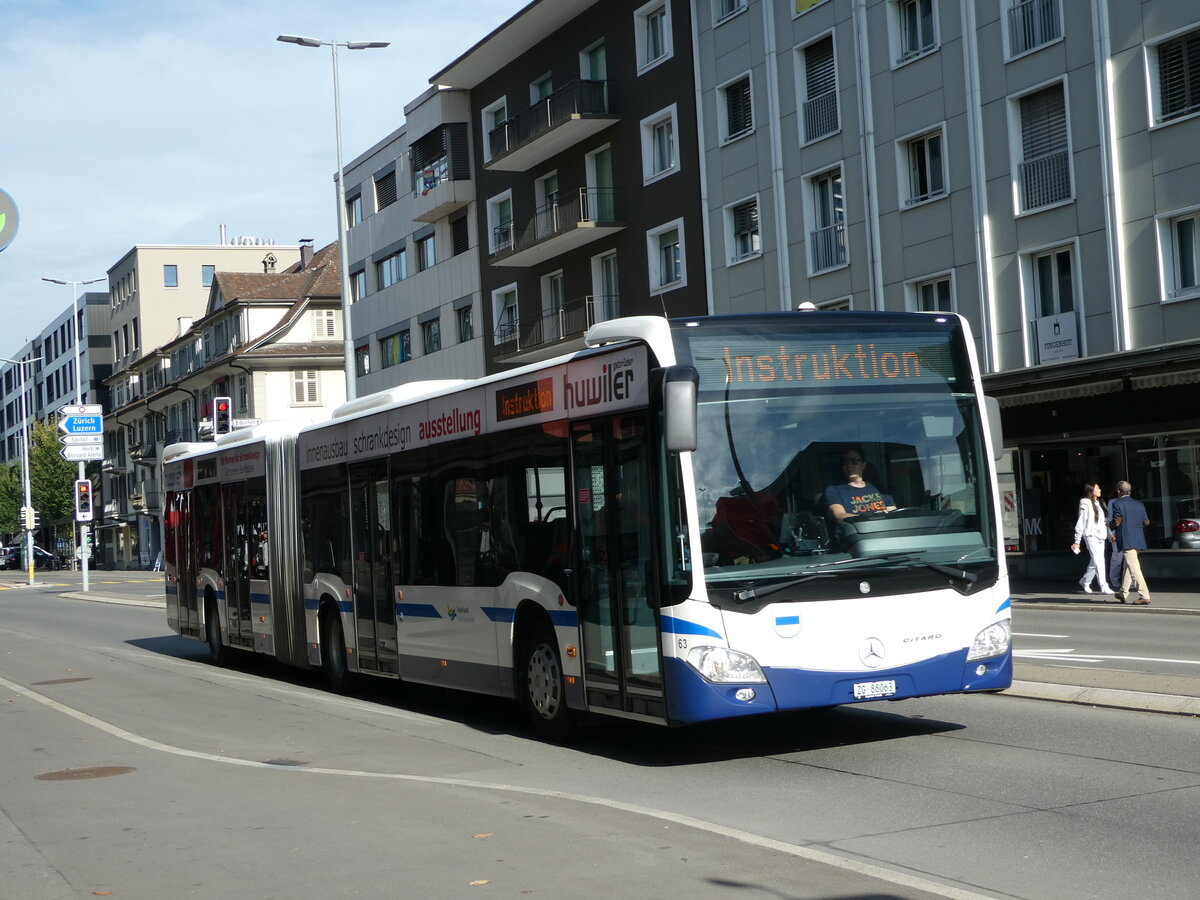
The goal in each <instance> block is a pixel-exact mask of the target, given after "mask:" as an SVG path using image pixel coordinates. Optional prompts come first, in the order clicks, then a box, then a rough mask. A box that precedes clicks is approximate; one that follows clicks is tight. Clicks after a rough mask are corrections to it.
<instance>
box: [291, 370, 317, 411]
mask: <svg viewBox="0 0 1200 900" xmlns="http://www.w3.org/2000/svg"><path fill="white" fill-rule="evenodd" d="M317 374H318V373H317V370H316V369H298V370H296V371H295V372H292V405H293V406H316V405H318V404H319V403H320V402H321V392H320V384H321V382H320V379H319V378H318V377H317Z"/></svg>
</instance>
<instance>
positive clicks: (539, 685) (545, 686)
mask: <svg viewBox="0 0 1200 900" xmlns="http://www.w3.org/2000/svg"><path fill="white" fill-rule="evenodd" d="M527 680H528V682H529V702H530V703H532V704H533V708H534V709H536V710H537V711H538V715H540V716H542V717H543V718H546V719H553V718H554V717H555V716H556V715H557V714H558V708H559V704H560V702H561V698H560V697H559V684H560V679H559V672H558V657H557V656H556V655H555V653H554V651H553V650H552V649H551V648H550V647H549V645H547V644H539V645H538V646H537V649H536V650H534V651H533V654H532V655H531V656H530V657H529V672H528V678H527Z"/></svg>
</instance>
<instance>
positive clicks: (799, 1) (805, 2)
mask: <svg viewBox="0 0 1200 900" xmlns="http://www.w3.org/2000/svg"><path fill="white" fill-rule="evenodd" d="M824 2H825V0H796V15H800V13H802V12H808V11H809V10H810V9H812V8H813V7H814V6H820V5H821V4H822V3H824Z"/></svg>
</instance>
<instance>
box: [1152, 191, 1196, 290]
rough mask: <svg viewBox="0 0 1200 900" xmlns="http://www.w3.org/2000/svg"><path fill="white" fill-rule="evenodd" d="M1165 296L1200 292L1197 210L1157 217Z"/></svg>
mask: <svg viewBox="0 0 1200 900" xmlns="http://www.w3.org/2000/svg"><path fill="white" fill-rule="evenodd" d="M1159 241H1160V246H1161V248H1162V255H1163V276H1164V279H1163V280H1164V282H1165V287H1166V299H1168V300H1177V299H1180V298H1182V297H1192V296H1197V295H1200V277H1198V275H1197V268H1198V266H1200V210H1197V211H1192V212H1190V213H1188V214H1187V215H1182V216H1175V217H1174V218H1170V219H1160V220H1159Z"/></svg>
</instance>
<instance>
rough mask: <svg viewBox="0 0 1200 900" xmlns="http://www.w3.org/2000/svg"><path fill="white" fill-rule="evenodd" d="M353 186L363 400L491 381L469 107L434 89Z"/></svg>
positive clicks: (365, 157)
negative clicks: (436, 384) (404, 388)
mask: <svg viewBox="0 0 1200 900" xmlns="http://www.w3.org/2000/svg"><path fill="white" fill-rule="evenodd" d="M404 113H405V124H404V125H403V126H402V127H400V128H398V129H396V130H395V131H394V132H392V133H391V134H389V135H388V136H387V137H386V138H384V139H383V140H381V141H379V142H378V143H377V144H376V145H375V146H373V147H371V148H370V149H369V150H367V151H366V152H365V153H363V154H361V155H360V156H359V157H357V158H356V159H354V160H353V161H352V162H351V163H350V164H349V165H348V166H347V167H346V171H345V176H344V182H345V185H346V222H347V227H348V230H347V237H346V247H347V259H348V260H349V263H348V265H349V272H350V293H351V298H352V300H353V303H354V307H353V315H352V321H353V323H354V324H353V332H354V335H353V337H354V350H355V372H354V376H353V377H354V378H355V379H356V386H357V390H356V394H357V395H358V396H362V395H364V394H369V393H372V392H374V391H379V390H383V389H385V388H388V387H393V386H395V385H398V384H401V383H403V382H407V381H426V380H436V379H447V378H472V377H478V376H479V375H482V374H483V371H484V369H483V353H482V346H483V340H482V334H483V332H482V328H481V327H480V324H479V322H480V315H481V312H482V310H481V306H480V299H479V258H478V254H477V249H478V233H477V230H476V226H475V223H474V221H473V217H472V210H473V209H474V205H475V182H474V178H473V173H472V168H471V156H470V142H469V138H468V134H469V131H470V122H469V117H470V107H469V102H468V98H467V95H466V94H465V92H463V91H455V90H448V89H445V88H438V87H436V86H434V87H431V88H430V89H429V90H427V91H425V92H424V93H423V94H422V95H421V96H419V97H417V98H416V99H415V100H413V101H412V102H411V103H409V104H408V105H407V106H405V108H404Z"/></svg>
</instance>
